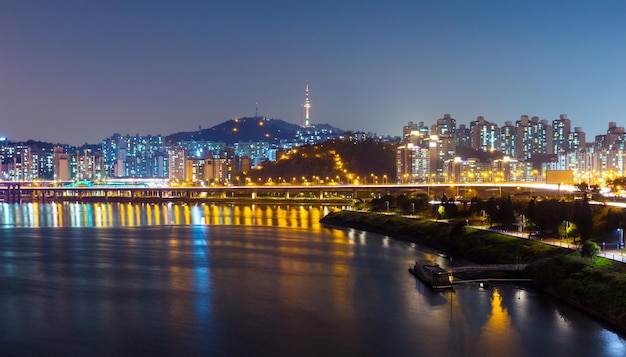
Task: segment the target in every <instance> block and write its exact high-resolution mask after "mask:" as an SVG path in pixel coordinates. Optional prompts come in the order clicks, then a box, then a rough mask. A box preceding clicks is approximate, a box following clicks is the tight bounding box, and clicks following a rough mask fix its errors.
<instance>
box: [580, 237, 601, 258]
mask: <svg viewBox="0 0 626 357" xmlns="http://www.w3.org/2000/svg"><path fill="white" fill-rule="evenodd" d="M598 254H600V246H599V245H597V244H596V242H594V241H590V240H588V241H585V242H584V243H583V246H582V248H581V250H580V256H581V257H583V258H589V259H591V260H593V259H595V257H597V256H598Z"/></svg>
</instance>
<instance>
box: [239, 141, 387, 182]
mask: <svg viewBox="0 0 626 357" xmlns="http://www.w3.org/2000/svg"><path fill="white" fill-rule="evenodd" d="M395 172H396V167H395V146H394V145H392V144H388V143H384V142H380V141H375V140H373V139H365V140H339V139H335V140H330V141H326V142H324V143H321V144H317V145H305V146H302V147H299V148H297V149H293V150H292V151H290V152H289V153H286V154H285V155H284V156H283V157H281V158H279V159H278V160H277V161H275V162H269V161H268V162H265V163H263V165H262V167H261V168H260V169H256V170H252V171H251V172H249V173H248V177H249V178H251V179H252V181H253V182H257V181H258V180H259V179H261V181H262V182H266V181H267V180H268V179H270V178H271V179H272V181H273V182H277V180H278V181H280V182H277V183H281V182H283V180H284V182H291V181H293V180H295V181H296V182H298V183H299V182H301V181H302V177H305V178H306V179H307V180H308V181H314V180H318V181H325V182H326V183H330V182H336V183H340V182H341V183H347V182H348V181H350V182H354V180H356V179H357V178H358V180H359V182H360V183H373V182H375V181H378V182H381V183H382V182H383V180H388V181H389V182H393V181H394V180H395ZM385 176H386V177H385ZM314 177H315V178H314Z"/></svg>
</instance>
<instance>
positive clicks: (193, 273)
mask: <svg viewBox="0 0 626 357" xmlns="http://www.w3.org/2000/svg"><path fill="white" fill-rule="evenodd" d="M339 208H341V207H333V206H322V205H319V206H317V205H290V206H288V205H279V204H277V205H247V206H236V205H211V204H206V205H176V204H163V205H134V204H75V203H74V204H72V203H64V204H37V203H28V204H0V346H1V348H2V352H1V353H0V354H1V355H11V356H87V355H89V356H139V355H141V356H208V355H211V356H213V355H215V356H245V355H248V356H538V355H542V356H624V355H626V340H625V339H624V337H623V336H620V335H618V334H616V333H615V332H612V331H611V330H609V329H607V328H606V327H605V326H603V325H602V324H600V323H598V322H596V321H595V320H593V319H591V318H589V317H588V316H586V315H585V314H583V313H581V312H579V311H577V310H576V309H573V308H571V307H569V306H567V305H564V304H561V303H559V302H557V301H555V300H554V299H553V298H551V297H549V296H546V295H544V294H542V293H540V292H537V291H535V290H534V289H532V288H531V287H524V286H516V285H504V284H503V285H494V286H492V287H490V288H488V289H483V288H481V287H479V286H478V285H472V284H468V285H465V286H463V285H458V286H457V287H455V290H454V291H453V292H436V291H432V290H430V289H428V288H426V287H425V286H424V285H423V284H422V283H421V282H420V281H418V280H416V279H415V278H414V277H413V276H412V275H410V274H409V273H408V272H407V267H408V266H409V264H411V263H412V262H413V261H414V260H416V259H433V260H436V261H437V262H439V263H440V264H442V265H445V264H446V259H445V258H442V257H439V256H437V255H434V254H431V253H428V252H423V251H420V250H417V249H416V248H415V247H412V246H410V245H408V244H405V243H403V242H399V241H395V240H393V239H390V238H388V237H383V236H380V235H375V234H370V233H364V232H360V231H355V230H350V229H346V230H343V229H332V228H328V227H324V226H322V225H320V224H319V223H318V221H319V219H320V218H321V217H323V216H324V215H325V214H327V213H328V212H330V211H331V210H333V209H339Z"/></svg>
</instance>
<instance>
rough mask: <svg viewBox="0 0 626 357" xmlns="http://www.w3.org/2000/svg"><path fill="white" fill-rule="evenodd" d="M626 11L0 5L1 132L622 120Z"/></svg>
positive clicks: (491, 4)
mask: <svg viewBox="0 0 626 357" xmlns="http://www.w3.org/2000/svg"><path fill="white" fill-rule="evenodd" d="M625 19H626V2H624V1H618V0H615V1H611V0H602V1H566V0H564V1H519V0H511V1H506V0H500V1H495V0H494V1H480V0H472V1H466V0H463V1H461V0H460V1H445V0H442V1H418V0H407V1H393V0H391V1H389V0H386V1H367V0H362V1H339V0H337V1H325V0H323V1H321V0H318V1H306V2H305V1H294V0H292V1H272V0H265V1H215V0H212V1H204V0H203V1H192V0H187V1H156V0H146V1H135V0H119V1H104V0H103V1H89V0H87V1H86V0H75V1H70V0H54V1H49V0H39V1H38V0H28V1H23V0H2V1H0V135H4V136H7V137H9V139H11V140H26V139H31V138H32V139H36V140H44V141H53V142H62V143H71V144H82V143H84V142H89V143H96V142H99V141H100V140H101V139H102V138H104V137H107V136H110V135H111V134H113V133H116V132H117V133H120V134H142V135H145V134H164V135H165V134H170V133H173V132H178V131H191V130H195V129H197V128H198V126H202V127H203V128H208V127H211V126H213V125H216V124H219V123H221V122H223V121H225V120H228V119H233V118H236V117H243V116H252V115H254V113H255V102H256V101H258V102H259V114H261V115H264V116H267V117H271V118H280V119H284V120H286V121H289V122H293V123H296V124H298V123H300V119H301V105H302V104H303V102H304V87H305V84H306V82H307V81H308V82H309V85H310V89H311V104H312V109H311V120H312V122H313V123H329V124H331V125H334V126H337V127H340V128H342V129H347V130H363V131H372V132H377V133H379V134H391V135H399V134H400V132H401V129H402V126H403V125H405V124H406V123H407V122H408V121H413V122H418V121H424V122H425V123H427V124H432V123H434V122H435V120H436V119H437V118H440V117H442V116H443V114H444V113H450V114H451V115H452V117H453V118H456V119H457V123H465V124H468V123H469V122H470V121H471V120H474V119H475V118H476V116H478V115H483V116H485V118H486V119H487V120H489V121H492V122H495V123H497V124H499V125H502V124H504V122H505V121H506V120H511V121H515V120H517V119H519V117H520V115H524V114H526V115H531V116H533V115H536V116H539V117H540V118H542V119H547V120H550V121H551V120H553V119H556V118H558V116H559V114H562V113H566V114H568V115H569V117H570V119H571V120H572V122H573V125H574V126H581V127H582V128H583V130H584V131H585V132H587V135H588V137H589V139H590V140H591V138H593V135H597V134H600V133H603V132H605V131H606V128H607V125H608V122H609V121H615V122H617V123H618V125H620V126H626V21H625Z"/></svg>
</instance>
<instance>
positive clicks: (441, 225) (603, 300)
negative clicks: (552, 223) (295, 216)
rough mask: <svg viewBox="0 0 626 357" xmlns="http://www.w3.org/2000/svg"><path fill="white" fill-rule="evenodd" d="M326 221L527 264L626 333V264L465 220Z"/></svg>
mask: <svg viewBox="0 0 626 357" xmlns="http://www.w3.org/2000/svg"><path fill="white" fill-rule="evenodd" d="M321 222H322V223H324V224H329V225H335V226H342V227H351V228H356V229H360V230H365V231H369V232H375V233H379V234H384V235H388V236H390V237H393V238H397V239H402V240H405V241H408V242H413V243H416V244H419V245H424V246H427V247H431V248H433V249H436V250H439V251H441V252H443V253H445V254H448V255H450V256H452V257H455V258H462V259H465V260H469V261H472V262H475V263H482V264H505V263H507V264H515V263H528V264H531V266H530V267H529V268H528V269H527V271H526V272H525V273H526V274H527V276H528V277H530V278H532V279H533V281H534V282H535V284H536V285H537V286H538V287H539V288H541V289H543V290H544V291H546V292H548V293H550V294H552V295H554V296H556V297H557V298H559V299H562V300H564V301H566V302H568V303H571V304H573V305H575V306H577V307H579V308H581V309H582V310H584V311H586V312H588V313H590V314H592V315H593V316H595V317H597V318H598V319H600V320H602V321H604V322H606V323H607V324H610V325H612V326H613V327H614V328H616V329H617V330H619V331H621V332H622V333H626V265H625V264H622V263H619V262H615V261H610V260H608V259H604V258H595V259H593V260H591V259H586V258H582V257H580V254H579V253H578V252H575V251H571V250H568V249H565V248H560V247H555V246H551V245H548V244H544V243H542V242H538V241H535V240H529V239H521V238H517V237H512V236H509V235H506V234H500V233H496V232H489V231H484V230H478V229H474V228H471V227H467V226H466V225H465V221H463V222H451V223H447V222H436V221H432V220H427V219H417V218H408V217H403V216H396V215H384V214H376V213H369V212H355V211H341V212H333V213H331V214H329V215H327V216H326V217H324V218H323V219H322V220H321Z"/></svg>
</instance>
